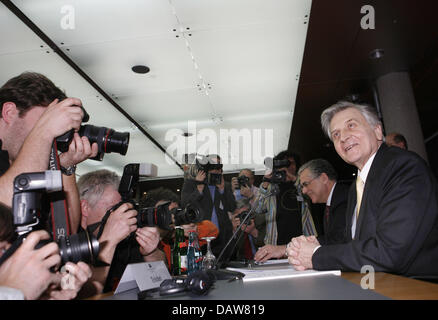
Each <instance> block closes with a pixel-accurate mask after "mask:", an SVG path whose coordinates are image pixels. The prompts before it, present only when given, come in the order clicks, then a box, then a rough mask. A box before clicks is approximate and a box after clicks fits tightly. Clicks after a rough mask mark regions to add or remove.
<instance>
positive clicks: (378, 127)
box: [374, 124, 384, 141]
mask: <svg viewBox="0 0 438 320" xmlns="http://www.w3.org/2000/svg"><path fill="white" fill-rule="evenodd" d="M374 134H375V135H376V137H377V140H378V141H383V138H384V136H383V130H382V126H381V125H380V124H378V125H376V127H375V128H374Z"/></svg>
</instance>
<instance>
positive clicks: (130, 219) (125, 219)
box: [99, 202, 137, 262]
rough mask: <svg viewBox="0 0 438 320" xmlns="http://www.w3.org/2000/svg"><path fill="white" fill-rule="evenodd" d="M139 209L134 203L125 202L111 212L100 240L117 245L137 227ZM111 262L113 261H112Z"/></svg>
mask: <svg viewBox="0 0 438 320" xmlns="http://www.w3.org/2000/svg"><path fill="white" fill-rule="evenodd" d="M136 216H137V211H136V210H134V209H133V205H132V203H128V202H127V203H124V204H122V205H121V206H120V207H119V208H117V210H115V211H114V212H113V213H111V214H110V216H109V218H108V220H107V222H106V224H105V227H104V229H103V232H102V236H101V237H100V239H99V242H105V241H107V242H108V244H111V245H113V246H117V244H118V243H119V242H121V241H122V240H124V239H125V238H126V237H127V236H129V235H130V234H131V232H134V231H135V230H136V229H137V218H136ZM110 262H111V261H110Z"/></svg>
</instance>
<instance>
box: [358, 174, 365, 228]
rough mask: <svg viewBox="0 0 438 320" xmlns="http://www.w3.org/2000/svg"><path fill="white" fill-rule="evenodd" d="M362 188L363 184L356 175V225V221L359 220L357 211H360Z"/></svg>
mask: <svg viewBox="0 0 438 320" xmlns="http://www.w3.org/2000/svg"><path fill="white" fill-rule="evenodd" d="M363 188H364V182H363V181H362V179H361V178H360V176H359V175H357V178H356V196H357V207H356V224H357V220H358V219H359V211H360V205H361V203H362V196H363Z"/></svg>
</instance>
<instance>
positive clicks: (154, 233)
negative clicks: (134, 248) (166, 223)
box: [135, 227, 160, 256]
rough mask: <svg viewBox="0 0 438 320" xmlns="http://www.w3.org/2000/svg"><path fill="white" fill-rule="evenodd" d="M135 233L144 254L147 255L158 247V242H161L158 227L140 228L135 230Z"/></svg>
mask: <svg viewBox="0 0 438 320" xmlns="http://www.w3.org/2000/svg"><path fill="white" fill-rule="evenodd" d="M135 235H136V237H135V239H136V240H137V242H138V244H139V245H140V253H141V255H142V256H147V255H149V254H151V253H152V252H153V251H155V249H157V246H158V243H159V242H160V233H159V232H158V229H157V228H155V227H144V228H139V229H137V231H136V232H135Z"/></svg>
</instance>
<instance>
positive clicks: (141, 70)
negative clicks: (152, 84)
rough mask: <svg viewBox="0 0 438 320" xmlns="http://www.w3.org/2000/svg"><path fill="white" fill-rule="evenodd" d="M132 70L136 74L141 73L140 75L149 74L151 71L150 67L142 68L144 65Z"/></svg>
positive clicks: (134, 67)
mask: <svg viewBox="0 0 438 320" xmlns="http://www.w3.org/2000/svg"><path fill="white" fill-rule="evenodd" d="M131 69H132V71H134V72H135V73H140V74H145V73H148V72H149V71H150V69H149V67H147V66H142V65H137V66H133V67H132V68H131Z"/></svg>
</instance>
